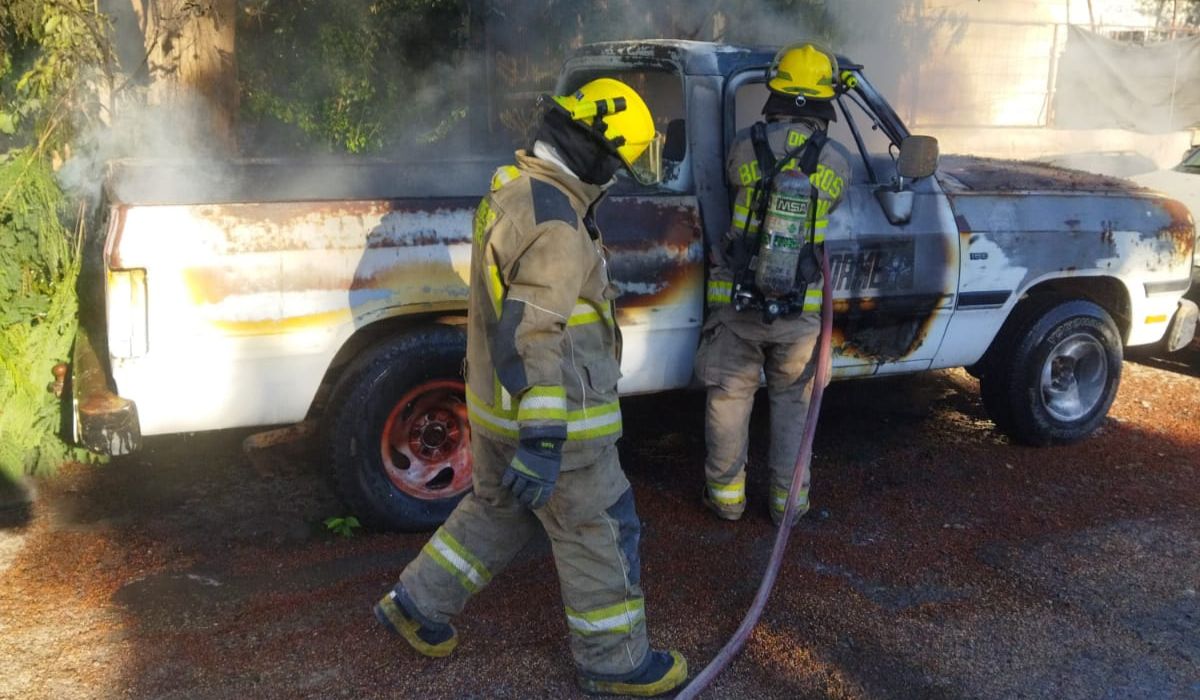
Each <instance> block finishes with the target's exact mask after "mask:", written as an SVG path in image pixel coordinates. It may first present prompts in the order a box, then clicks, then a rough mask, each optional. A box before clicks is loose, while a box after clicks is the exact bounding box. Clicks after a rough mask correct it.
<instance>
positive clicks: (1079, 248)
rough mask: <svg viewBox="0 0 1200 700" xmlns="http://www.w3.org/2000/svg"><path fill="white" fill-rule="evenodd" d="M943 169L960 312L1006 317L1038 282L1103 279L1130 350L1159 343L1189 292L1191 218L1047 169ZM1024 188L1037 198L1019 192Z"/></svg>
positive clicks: (1108, 181) (1141, 196)
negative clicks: (1109, 283)
mask: <svg viewBox="0 0 1200 700" xmlns="http://www.w3.org/2000/svg"><path fill="white" fill-rule="evenodd" d="M947 161H948V163H947V166H946V167H945V168H944V169H943V171H942V172H944V175H943V177H942V183H943V185H944V186H945V188H946V192H947V195H948V196H949V198H950V201H951V204H952V206H953V208H954V211H955V219H956V222H957V225H958V228H959V232H960V235H961V239H962V246H963V253H962V271H961V276H962V280H961V283H960V287H959V294H960V308H961V307H962V303H963V301H964V300H972V299H973V300H975V301H976V302H981V303H975V304H974V305H973V306H975V307H979V308H986V307H999V308H1001V309H1006V308H1011V307H1012V306H1013V305H1014V304H1015V303H1016V301H1017V299H1018V298H1019V297H1020V295H1021V294H1023V293H1025V292H1026V291H1028V290H1029V289H1030V288H1032V287H1034V286H1035V285H1037V284H1039V283H1041V282H1044V281H1047V280H1053V279H1060V278H1078V277H1104V278H1110V279H1113V280H1117V281H1119V282H1120V284H1121V285H1122V287H1123V288H1124V289H1125V291H1126V294H1127V298H1128V302H1129V319H1125V324H1126V325H1127V337H1126V342H1127V343H1128V344H1131V345H1139V344H1144V343H1149V342H1154V341H1155V340H1157V339H1158V338H1160V337H1161V336H1162V334H1163V333H1164V332H1165V330H1166V327H1167V322H1168V321H1169V320H1170V318H1171V316H1172V314H1173V313H1174V311H1175V308H1176V305H1177V301H1178V298H1179V295H1180V294H1181V293H1182V292H1183V291H1184V290H1186V289H1187V286H1188V283H1189V281H1190V276H1191V268H1192V260H1193V255H1194V248H1195V230H1194V226H1193V223H1192V220H1191V216H1190V215H1189V214H1188V212H1187V210H1186V209H1185V208H1183V207H1182V206H1181V205H1180V204H1179V203H1178V202H1175V201H1174V200H1170V199H1166V198H1164V197H1161V196H1159V195H1155V194H1153V193H1150V192H1148V191H1146V190H1142V189H1141V188H1138V187H1137V186H1135V185H1132V184H1131V183H1129V182H1126V181H1123V180H1118V179H1115V178H1105V177H1101V176H1095V175H1090V174H1087V173H1079V172H1076V171H1070V170H1064V169H1060V168H1053V167H1049V166H1041V165H1032V164H1025V163H1013V164H1006V163H1000V162H996V161H984V160H981V159H947ZM1027 178H1028V180H1027ZM1024 182H1028V184H1029V185H1031V186H1039V187H1041V188H1042V189H1018V186H1019V185H1020V184H1021V183H1024ZM1051 187H1053V188H1054V189H1050V188H1051ZM1005 291H1008V292H1011V293H1010V294H1009V295H1008V296H1007V297H1005V298H1003V299H1001V297H1000V294H1001V293H1002V292H1005ZM987 302H991V303H987Z"/></svg>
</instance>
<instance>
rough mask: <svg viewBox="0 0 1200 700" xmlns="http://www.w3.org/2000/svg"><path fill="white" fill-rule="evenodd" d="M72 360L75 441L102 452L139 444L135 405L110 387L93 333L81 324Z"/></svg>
mask: <svg viewBox="0 0 1200 700" xmlns="http://www.w3.org/2000/svg"><path fill="white" fill-rule="evenodd" d="M73 355H74V356H73V358H72V362H71V371H72V374H71V403H72V406H73V408H74V418H75V420H74V430H75V442H76V443H78V444H80V445H82V446H83V447H85V448H87V449H89V450H91V451H92V452H97V453H99V454H104V455H114V456H115V455H123V454H129V453H131V452H134V451H136V450H138V449H139V448H140V447H141V445H142V431H141V427H140V424H139V422H138V413H137V406H136V405H135V404H134V403H133V402H132V401H130V400H129V399H123V398H121V397H120V396H117V395H116V394H115V393H113V391H112V390H111V389H110V388H109V385H108V374H107V372H105V369H104V364H103V363H102V362H101V361H100V355H99V354H98V353H97V352H96V348H95V345H94V344H93V340H92V336H91V334H89V333H88V332H87V330H86V329H85V328H84V327H83V325H82V324H81V325H80V328H79V332H78V334H77V335H76V336H75V349H74V353H73Z"/></svg>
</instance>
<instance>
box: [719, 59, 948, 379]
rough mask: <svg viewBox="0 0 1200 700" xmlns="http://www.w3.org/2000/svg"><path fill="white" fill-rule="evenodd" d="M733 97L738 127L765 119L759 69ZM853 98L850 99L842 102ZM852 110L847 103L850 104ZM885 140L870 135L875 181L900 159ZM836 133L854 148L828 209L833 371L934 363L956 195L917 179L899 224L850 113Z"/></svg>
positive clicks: (858, 372) (943, 320)
mask: <svg viewBox="0 0 1200 700" xmlns="http://www.w3.org/2000/svg"><path fill="white" fill-rule="evenodd" d="M726 95H727V97H728V96H732V99H733V100H734V104H733V105H732V107H731V109H727V112H726V113H727V114H732V115H733V116H734V120H733V121H734V125H733V126H734V128H733V129H728V130H727V131H728V132H729V134H730V136H732V134H733V133H736V131H735V130H736V129H742V128H746V127H748V126H749V125H750V124H752V123H753V122H754V121H755V120H757V119H759V118H760V114H761V110H762V105H763V103H764V102H765V100H766V97H767V89H766V86H765V85H764V84H763V82H762V75H761V73H758V72H754V73H742V74H739V75H737V76H735V77H734V78H733V79H732V80H731V84H730V89H729V90H727V91H726ZM844 102H848V101H844ZM848 106H849V105H848ZM850 108H851V109H852V110H854V111H853V112H852V116H853V117H854V119H855V120H856V122H857V123H858V124H859V126H860V127H862V128H863V129H864V130H869V129H870V124H871V122H870V120H869V117H868V116H867V115H866V114H864V113H862V111H861V110H859V108H858V107H857V106H851V107H850ZM868 133H869V134H870V135H871V136H873V137H875V138H878V139H879V140H880V141H882V143H872V142H871V141H867V148H868V153H869V154H870V155H869V157H870V158H871V161H870V164H871V166H872V167H873V168H874V170H875V174H876V177H877V178H878V179H879V180H880V181H882V182H891V180H892V178H893V176H894V175H895V165H894V163H893V161H892V159H891V157H890V156H888V155H887V154H888V150H887V141H886V138H885V137H883V135H882V134H879V133H877V132H868ZM830 136H831V137H832V138H833V140H835V141H837V142H838V143H839V144H841V145H842V146H843V147H845V149H846V150H847V151H848V153H849V163H850V167H851V169H852V173H851V183H850V185H849V187H847V188H846V192H845V194H844V195H843V198H842V201H841V202H840V204H839V205H838V208H837V210H836V211H834V213H833V214H831V215H830V222H829V228H828V229H827V230H826V239H825V240H826V243H825V247H826V251H827V253H828V255H829V264H830V285H831V288H832V290H833V309H834V338H833V341H834V359H833V362H834V375H835V376H837V377H850V376H866V375H874V374H886V373H893V372H914V371H919V370H923V369H927V368H929V367H930V365H931V364H932V361H933V358H934V356H935V355H936V353H937V350H938V347H939V346H940V344H941V341H942V337H943V336H944V335H945V331H946V326H947V324H948V323H949V320H950V315H951V313H952V311H953V308H954V306H953V305H954V295H955V293H956V292H957V286H958V229H957V228H956V226H955V224H954V216H953V213H952V212H951V209H950V205H949V201H948V200H947V198H946V197H945V195H944V194H943V193H942V192H941V190H940V188H939V186H938V184H937V182H936V181H935V179H934V178H925V179H923V180H921V181H919V182H917V183H916V184H915V186H913V189H914V191H915V197H914V204H913V213H912V218H911V219H910V221H909V222H908V223H906V224H903V225H896V224H892V223H890V222H889V221H888V218H887V216H885V214H884V211H883V209H882V207H881V206H880V204H879V202H878V200H877V199H876V194H875V191H876V189H878V188H879V187H880V185H877V184H875V183H873V182H872V181H871V179H870V176H869V172H870V171H869V170H868V168H867V163H866V161H865V159H864V158H863V156H862V154H861V152H860V151H859V149H858V148H857V147H856V145H855V141H854V138H853V135H852V134H851V132H850V130H849V128H848V126H847V124H846V120H845V118H844V116H843V117H842V118H840V119H839V120H838V121H837V122H834V123H833V124H832V125H831V127H830Z"/></svg>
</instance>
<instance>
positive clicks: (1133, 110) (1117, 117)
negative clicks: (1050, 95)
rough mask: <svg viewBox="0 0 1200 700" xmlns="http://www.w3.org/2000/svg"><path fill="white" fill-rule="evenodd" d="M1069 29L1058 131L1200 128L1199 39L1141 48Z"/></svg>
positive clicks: (1056, 114) (1158, 131)
mask: <svg viewBox="0 0 1200 700" xmlns="http://www.w3.org/2000/svg"><path fill="white" fill-rule="evenodd" d="M1068 30H1069V34H1068V38H1067V45H1066V49H1065V50H1064V51H1063V55H1062V59H1061V60H1060V62H1059V65H1058V79H1057V85H1056V89H1055V96H1054V121H1053V124H1054V126H1055V127H1057V128H1060V129H1109V128H1115V129H1127V130H1129V131H1137V132H1141V133H1145V134H1162V133H1167V132H1170V131H1177V130H1179V129H1186V128H1189V127H1191V126H1193V125H1196V124H1200V36H1193V37H1188V38H1185V39H1175V40H1172V41H1163V42H1159V43H1155V44H1147V45H1144V46H1140V45H1137V44H1130V43H1126V42H1120V41H1115V40H1113V39H1109V38H1107V37H1104V36H1100V35H1098V34H1093V33H1092V32H1089V31H1087V30H1086V29H1082V28H1080V27H1077V26H1071V27H1069V28H1068Z"/></svg>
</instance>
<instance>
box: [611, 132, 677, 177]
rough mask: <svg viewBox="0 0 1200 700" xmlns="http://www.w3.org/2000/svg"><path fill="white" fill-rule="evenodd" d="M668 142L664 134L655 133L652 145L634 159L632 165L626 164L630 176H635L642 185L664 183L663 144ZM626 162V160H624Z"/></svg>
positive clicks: (651, 140)
mask: <svg viewBox="0 0 1200 700" xmlns="http://www.w3.org/2000/svg"><path fill="white" fill-rule="evenodd" d="M666 141H667V139H666V137H665V136H663V134H662V132H659V131H656V132H654V136H653V137H652V138H651V139H650V143H648V144H647V145H646V148H645V149H644V150H643V151H642V152H641V154H640V155H638V157H637V158H635V159H634V161H633V162H632V163H626V164H625V165H626V167H627V169H628V170H629V174H630V175H632V176H633V179H634V180H637V181H638V183H639V184H642V185H657V184H658V183H660V182H662V175H663V169H662V152H663V144H665V143H666ZM622 160H624V158H622Z"/></svg>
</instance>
